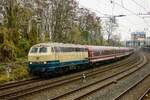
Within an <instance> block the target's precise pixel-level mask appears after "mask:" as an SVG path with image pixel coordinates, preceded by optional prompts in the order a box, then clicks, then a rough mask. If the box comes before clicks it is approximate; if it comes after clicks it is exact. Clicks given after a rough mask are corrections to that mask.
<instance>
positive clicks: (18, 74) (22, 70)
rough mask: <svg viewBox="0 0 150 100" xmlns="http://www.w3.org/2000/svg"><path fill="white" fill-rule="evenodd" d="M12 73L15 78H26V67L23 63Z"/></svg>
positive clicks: (27, 74)
mask: <svg viewBox="0 0 150 100" xmlns="http://www.w3.org/2000/svg"><path fill="white" fill-rule="evenodd" d="M12 73H13V77H14V79H15V80H18V79H26V78H28V77H29V73H28V70H27V67H26V66H23V65H19V66H17V67H16V68H15V69H14V70H13V72H12Z"/></svg>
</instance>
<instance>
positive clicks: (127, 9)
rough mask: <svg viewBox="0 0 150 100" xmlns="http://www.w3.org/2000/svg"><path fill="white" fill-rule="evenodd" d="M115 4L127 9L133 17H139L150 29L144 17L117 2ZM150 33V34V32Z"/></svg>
mask: <svg viewBox="0 0 150 100" xmlns="http://www.w3.org/2000/svg"><path fill="white" fill-rule="evenodd" d="M109 1H110V2H111V1H112V0H109ZM113 3H114V4H116V5H118V6H120V7H121V8H123V9H125V10H126V11H128V12H130V13H131V14H133V15H135V16H137V17H139V18H140V19H142V20H143V22H144V23H145V24H146V25H147V26H148V27H149V28H150V25H149V24H148V23H147V22H146V21H145V19H144V18H143V17H141V16H139V15H138V14H136V13H135V12H133V11H131V10H129V9H128V8H126V7H124V6H122V5H120V4H119V3H117V2H115V1H113ZM149 32H150V31H149Z"/></svg>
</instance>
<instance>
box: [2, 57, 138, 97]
mask: <svg viewBox="0 0 150 100" xmlns="http://www.w3.org/2000/svg"><path fill="white" fill-rule="evenodd" d="M128 60H129V59H128ZM137 60H138V57H136V60H135V59H133V57H132V60H130V61H128V62H126V64H127V63H129V62H133V63H135V62H136V61H137ZM133 63H132V64H133ZM124 64H125V63H122V64H120V65H119V64H118V63H117V64H113V66H114V65H116V66H115V67H113V69H114V68H118V67H121V66H123V65H124ZM111 66H112V65H111ZM97 69H98V68H97ZM111 69H112V68H111V67H110V66H109V67H108V66H107V67H106V68H105V69H103V70H99V71H98V72H93V71H92V72H91V71H86V72H85V73H86V74H87V75H88V76H92V75H96V74H97V73H102V72H106V71H108V70H111ZM69 79H71V80H69ZM79 79H81V73H79V74H76V75H72V76H70V77H67V78H61V79H58V80H55V79H54V80H52V81H50V82H47V83H46V84H40V85H37V86H32V87H26V88H21V89H18V90H16V91H14V90H12V91H1V90H0V98H2V99H16V98H18V97H21V96H24V95H27V94H30V93H34V92H37V91H41V90H44V89H47V88H52V87H55V86H58V85H60V84H66V83H68V82H73V81H75V80H79ZM27 83H28V82H27ZM22 84H23V85H25V83H22ZM12 86H13V85H12ZM14 86H18V85H14ZM7 87H11V85H10V86H7ZM3 89H4V88H3ZM5 89H6V88H5ZM14 89H15V88H14Z"/></svg>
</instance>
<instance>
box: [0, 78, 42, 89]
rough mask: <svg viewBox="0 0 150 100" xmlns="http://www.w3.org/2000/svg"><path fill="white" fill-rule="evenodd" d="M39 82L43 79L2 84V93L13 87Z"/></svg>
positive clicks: (0, 86) (0, 87) (0, 85)
mask: <svg viewBox="0 0 150 100" xmlns="http://www.w3.org/2000/svg"><path fill="white" fill-rule="evenodd" d="M39 80H42V79H39V78H31V79H27V80H20V81H14V82H10V83H5V84H0V91H1V90H4V89H8V88H11V87H17V86H21V85H25V84H30V83H33V82H37V81H39Z"/></svg>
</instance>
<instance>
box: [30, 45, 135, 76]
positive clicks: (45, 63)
mask: <svg viewBox="0 0 150 100" xmlns="http://www.w3.org/2000/svg"><path fill="white" fill-rule="evenodd" d="M133 51H134V50H133V49H131V48H125V47H108V46H107V47H106V46H88V45H78V44H63V43H40V44H36V45H34V46H32V47H31V49H30V51H29V53H28V61H29V70H30V72H31V73H32V74H34V75H41V74H44V75H50V74H53V73H60V72H66V71H68V70H73V69H80V68H81V66H82V65H92V64H94V63H97V62H101V61H105V60H110V59H116V58H120V57H124V56H127V55H130V54H131V53H132V52H133ZM82 67H83V66H82ZM84 67H86V66H84Z"/></svg>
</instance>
